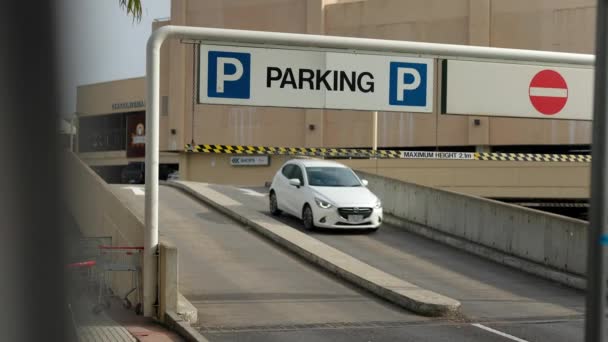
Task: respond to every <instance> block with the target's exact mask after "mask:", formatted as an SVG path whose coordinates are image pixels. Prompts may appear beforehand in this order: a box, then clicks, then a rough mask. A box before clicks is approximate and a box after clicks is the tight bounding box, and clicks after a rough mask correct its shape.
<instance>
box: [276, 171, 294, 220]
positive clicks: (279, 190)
mask: <svg viewBox="0 0 608 342" xmlns="http://www.w3.org/2000/svg"><path fill="white" fill-rule="evenodd" d="M294 167H295V165H293V164H287V165H284V166H283V168H282V169H281V171H279V174H278V175H277V177H276V179H275V182H276V184H274V191H275V193H276V194H277V201H278V204H279V209H281V210H284V211H286V212H288V213H290V214H293V213H292V211H291V208H290V206H289V203H288V200H287V199H288V197H289V195H290V192H291V185H289V178H290V175H291V172H292V170H293V168H294Z"/></svg>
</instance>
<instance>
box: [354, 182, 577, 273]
mask: <svg viewBox="0 0 608 342" xmlns="http://www.w3.org/2000/svg"><path fill="white" fill-rule="evenodd" d="M357 173H358V174H359V176H360V177H361V178H364V179H367V180H368V181H369V189H370V190H371V191H372V192H374V193H375V194H376V195H377V196H378V197H379V198H380V199H381V200H382V204H383V207H384V211H385V212H386V213H387V214H389V215H394V216H395V217H397V218H399V219H403V220H406V221H408V222H412V223H415V224H418V225H421V226H426V227H429V228H432V229H435V230H437V231H440V232H442V233H445V234H448V235H449V236H452V237H456V238H461V239H464V240H467V241H470V242H473V243H475V244H479V245H482V246H485V247H488V248H490V249H492V250H496V251H499V252H502V253H506V254H508V255H512V256H515V257H518V258H522V259H524V260H526V261H531V262H533V263H535V264H539V265H544V266H546V267H549V268H551V269H554V270H558V271H561V272H567V273H570V274H573V275H576V276H584V275H585V270H586V252H587V225H588V223H587V222H585V221H581V220H576V219H571V218H568V217H564V216H559V215H553V214H550V213H546V212H542V211H538V210H533V209H527V208H523V207H519V206H515V205H510V204H506V203H502V202H498V201H493V200H488V199H485V198H480V197H475V196H470V195H465V194H460V193H455V192H450V191H445V190H438V189H435V188H430V187H426V186H421V185H417V184H412V183H407V182H402V181H398V180H395V179H390V178H385V177H380V176H376V175H373V174H370V173H366V172H361V171H357Z"/></svg>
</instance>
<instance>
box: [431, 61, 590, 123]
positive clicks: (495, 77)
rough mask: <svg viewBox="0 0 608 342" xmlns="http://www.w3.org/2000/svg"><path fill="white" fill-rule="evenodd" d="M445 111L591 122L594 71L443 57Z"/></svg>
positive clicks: (446, 112)
mask: <svg viewBox="0 0 608 342" xmlns="http://www.w3.org/2000/svg"><path fill="white" fill-rule="evenodd" d="M443 73H444V75H443V77H444V79H443V108H442V113H444V114H465V115H487V116H509V117H525V118H536V119H571V120H591V119H592V107H593V69H591V68H582V67H581V68H566V67H552V66H542V65H523V64H507V63H487V62H479V61H459V60H447V61H444V68H443Z"/></svg>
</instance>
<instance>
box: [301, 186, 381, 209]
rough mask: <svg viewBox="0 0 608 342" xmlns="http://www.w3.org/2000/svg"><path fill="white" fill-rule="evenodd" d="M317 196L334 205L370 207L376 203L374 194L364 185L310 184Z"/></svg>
mask: <svg viewBox="0 0 608 342" xmlns="http://www.w3.org/2000/svg"><path fill="white" fill-rule="evenodd" d="M311 189H312V190H313V192H314V193H315V195H316V196H317V197H320V198H321V199H323V200H327V201H329V202H331V203H332V204H333V205H335V206H336V207H371V208H373V207H374V205H375V204H376V199H377V197H376V195H374V194H373V193H372V192H371V191H369V189H368V188H366V187H364V186H356V187H330V186H312V187H311Z"/></svg>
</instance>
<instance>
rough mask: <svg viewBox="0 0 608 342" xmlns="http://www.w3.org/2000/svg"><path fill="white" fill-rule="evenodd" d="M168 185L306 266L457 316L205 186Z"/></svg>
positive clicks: (425, 310)
mask: <svg viewBox="0 0 608 342" xmlns="http://www.w3.org/2000/svg"><path fill="white" fill-rule="evenodd" d="M167 185H170V186H173V187H176V188H179V189H181V190H183V191H185V192H187V193H189V194H190V195H192V196H194V197H195V198H197V199H199V200H201V201H202V202H204V203H206V204H208V205H210V206H211V207H213V208H215V209H217V210H219V211H221V212H222V213H224V214H226V215H228V216H229V217H231V218H233V219H235V220H237V221H239V222H242V223H243V224H245V225H247V226H249V227H251V228H252V229H254V230H255V231H256V232H258V233H260V234H262V235H264V236H265V237H267V238H269V239H271V240H272V241H274V242H276V243H277V244H279V245H281V246H283V247H284V248H286V249H288V250H289V251H291V252H293V253H295V254H297V255H299V256H301V257H303V258H304V259H306V260H308V261H309V262H312V263H313V264H315V265H317V266H320V267H322V268H323V269H325V270H327V271H329V272H331V273H333V274H335V275H337V276H338V277H340V278H342V279H344V280H346V281H348V282H350V283H353V284H355V285H357V286H359V287H361V288H363V289H366V290H368V291H369V292H371V293H373V294H375V295H377V296H378V297H381V298H383V299H385V300H388V301H389V302H392V303H394V304H396V305H398V306H401V307H403V308H405V309H408V310H410V311H412V312H415V313H417V314H420V315H424V316H455V315H458V310H459V308H460V302H459V301H457V300H455V299H452V298H449V297H446V296H443V295H441V294H438V293H435V292H432V291H429V290H425V289H422V288H420V287H418V286H416V285H414V284H411V283H408V282H406V281H404V280H402V279H400V278H397V277H395V276H393V275H390V274H388V273H386V272H383V271H381V270H379V269H377V268H374V267H372V266H370V265H368V264H366V263H364V262H362V261H360V260H358V259H355V258H353V257H352V256H350V255H348V254H346V253H344V252H342V251H339V250H337V249H335V248H333V247H331V246H328V245H326V244H325V243H323V242H321V241H319V240H317V239H315V238H312V237H310V236H308V235H306V234H303V233H301V232H299V231H297V230H296V229H293V228H291V227H288V226H286V225H284V224H282V223H280V222H278V221H276V220H274V219H272V218H270V217H268V216H266V215H263V214H261V213H259V212H257V211H255V210H253V209H249V208H247V207H245V206H243V205H242V204H241V203H239V202H237V201H235V200H233V199H231V198H229V197H227V196H225V195H223V194H221V193H218V192H216V191H215V190H213V189H211V188H210V187H208V186H207V185H206V184H203V183H195V182H184V181H174V182H173V181H172V182H168V183H167ZM193 187H196V188H197V189H194V188H193ZM203 192H204V193H203Z"/></svg>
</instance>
